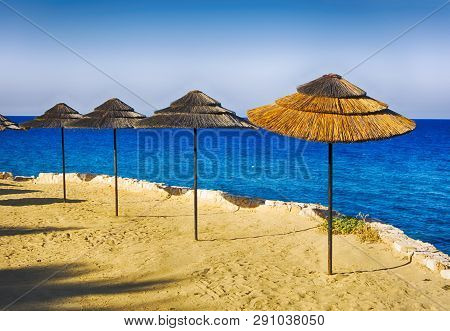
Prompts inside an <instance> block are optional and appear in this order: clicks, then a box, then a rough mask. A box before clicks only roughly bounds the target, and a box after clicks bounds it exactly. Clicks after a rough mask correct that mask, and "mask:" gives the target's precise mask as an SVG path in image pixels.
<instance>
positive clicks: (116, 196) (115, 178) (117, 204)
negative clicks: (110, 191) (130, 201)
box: [113, 129, 119, 216]
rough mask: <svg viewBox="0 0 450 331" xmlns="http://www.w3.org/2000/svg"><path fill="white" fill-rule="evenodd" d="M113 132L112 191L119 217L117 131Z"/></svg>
mask: <svg viewBox="0 0 450 331" xmlns="http://www.w3.org/2000/svg"><path fill="white" fill-rule="evenodd" d="M113 132H114V191H115V198H116V216H119V192H118V189H117V129H113Z"/></svg>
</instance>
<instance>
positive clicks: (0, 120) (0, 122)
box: [0, 115, 21, 131]
mask: <svg viewBox="0 0 450 331" xmlns="http://www.w3.org/2000/svg"><path fill="white" fill-rule="evenodd" d="M3 130H21V128H20V127H19V126H18V125H17V124H16V123H14V122H11V121H10V120H9V119H7V118H6V117H5V116H3V115H0V131H3Z"/></svg>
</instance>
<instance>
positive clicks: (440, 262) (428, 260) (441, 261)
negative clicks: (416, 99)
mask: <svg viewBox="0 0 450 331" xmlns="http://www.w3.org/2000/svg"><path fill="white" fill-rule="evenodd" d="M0 179H8V180H14V181H28V180H30V181H34V182H35V183H37V184H60V183H62V175H61V174H57V173H40V174H39V175H38V177H36V178H34V177H25V176H13V175H12V174H11V173H8V172H0ZM66 181H67V182H69V183H82V182H90V183H93V184H94V183H95V184H100V185H109V186H111V185H113V183H114V177H112V176H107V175H93V174H78V173H69V174H66ZM118 183H119V188H120V189H121V190H128V191H134V192H145V191H151V192H152V193H153V194H159V195H161V197H162V198H167V199H168V198H170V197H171V196H172V195H176V196H183V197H186V198H187V199H190V198H191V197H192V195H193V191H192V190H191V189H189V188H186V187H177V186H168V185H165V184H162V183H152V182H148V181H144V180H137V179H132V178H121V177H119V178H118ZM198 199H199V203H200V204H206V205H213V206H219V207H222V208H225V209H226V210H228V211H230V212H233V211H237V210H239V209H240V208H251V209H255V210H264V209H265V208H277V209H280V211H283V212H289V213H295V214H296V215H301V216H304V217H305V216H306V217H308V218H310V219H313V220H317V221H318V222H321V221H323V218H324V215H325V214H326V207H324V206H322V205H320V204H312V203H299V202H284V201H276V200H265V199H260V198H248V197H239V196H235V195H231V194H229V193H226V192H222V191H217V190H202V189H200V190H198ZM366 221H367V222H368V224H369V225H370V226H371V227H372V228H374V229H375V230H377V232H378V233H379V236H380V238H381V240H382V241H383V242H384V243H385V244H386V245H388V246H389V247H391V249H392V250H393V251H394V252H395V254H400V255H402V256H405V257H408V258H410V259H411V261H412V262H413V263H418V264H419V265H422V266H424V267H426V268H428V269H429V270H431V271H433V272H436V273H440V275H441V277H442V278H444V279H450V257H449V256H448V255H447V254H445V253H443V252H440V251H439V250H438V249H436V247H434V246H433V245H431V244H429V243H425V242H422V241H420V240H415V239H412V238H410V237H408V236H407V235H405V234H404V232H403V231H402V230H400V229H398V228H396V227H394V226H392V225H389V224H385V223H382V222H380V221H379V220H375V219H367V220H366Z"/></svg>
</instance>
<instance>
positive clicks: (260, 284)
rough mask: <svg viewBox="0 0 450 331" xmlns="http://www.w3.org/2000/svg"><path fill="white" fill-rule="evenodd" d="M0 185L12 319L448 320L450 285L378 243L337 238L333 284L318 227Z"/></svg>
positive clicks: (182, 203) (281, 217)
mask: <svg viewBox="0 0 450 331" xmlns="http://www.w3.org/2000/svg"><path fill="white" fill-rule="evenodd" d="M60 195H61V186H60V185H54V184H35V183H33V182H23V183H18V182H12V181H6V180H2V181H0V211H1V214H0V256H1V259H0V305H1V307H2V308H6V309H9V310H23V309H27V310H28V309H30V310H38V309H39V310H61V309H62V310H97V309H101V310H113V309H115V310H424V309H425V310H448V308H449V306H450V289H449V288H450V285H449V281H446V280H444V279H442V278H441V277H440V276H439V275H438V274H436V273H433V272H431V271H429V270H427V269H425V268H424V267H421V266H420V265H417V264H415V263H408V260H407V259H405V258H403V257H401V256H395V255H394V253H393V252H392V251H391V249H390V248H389V247H387V245H385V244H383V243H377V244H365V243H360V242H359V241H358V240H357V239H356V238H355V237H353V236H335V237H334V238H335V240H334V256H335V260H334V265H335V267H334V269H335V272H336V274H335V275H333V276H327V275H326V274H325V273H324V271H325V270H326V259H327V256H326V236H325V235H324V234H323V233H320V232H319V231H318V230H317V228H316V227H317V224H318V223H317V221H313V220H311V219H308V218H307V217H300V216H298V215H294V214H293V213H288V212H280V211H279V210H278V209H273V210H271V209H270V208H269V209H267V210H264V211H261V210H256V209H240V210H239V211H237V212H230V211H228V210H225V209H224V208H219V207H216V208H212V207H206V206H201V207H200V220H199V224H200V227H199V229H200V238H201V241H199V242H195V241H194V240H193V220H192V202H191V201H190V200H189V199H188V198H186V197H183V196H171V197H170V198H168V199H167V198H162V197H161V196H154V195H152V194H151V193H145V194H143V193H133V192H120V195H121V196H120V204H121V207H120V208H121V215H122V216H120V217H114V216H113V213H114V209H113V204H112V203H113V190H112V189H111V187H108V186H101V185H98V184H97V185H95V184H93V183H81V184H74V183H69V185H68V196H69V197H70V199H72V200H71V201H70V203H66V204H64V203H62V202H61V200H60V199H59V197H60Z"/></svg>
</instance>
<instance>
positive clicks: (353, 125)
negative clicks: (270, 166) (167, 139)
mask: <svg viewBox="0 0 450 331" xmlns="http://www.w3.org/2000/svg"><path fill="white" fill-rule="evenodd" d="M247 114H248V117H249V120H250V121H251V122H252V123H254V124H256V125H258V126H260V127H262V128H264V129H267V130H269V131H273V132H276V133H279V134H283V135H287V136H291V137H295V138H300V139H305V140H311V141H319V142H325V143H328V163H329V170H328V273H329V274H331V273H332V220H333V213H332V212H333V209H332V202H333V201H332V173H333V170H332V164H333V162H332V156H333V145H332V144H333V143H354V142H364V141H371V140H380V139H386V138H390V137H394V136H399V135H402V134H406V133H408V132H410V131H412V130H414V128H415V127H416V125H415V123H414V122H413V121H412V120H409V119H407V118H405V117H403V116H401V115H399V114H397V113H395V112H393V111H392V110H390V109H388V105H387V104H385V103H383V102H380V101H378V100H375V99H372V98H370V97H368V96H367V95H366V92H365V91H363V90H362V89H360V88H359V87H357V86H355V85H353V84H352V83H350V82H348V81H347V80H345V79H343V78H342V77H341V76H339V75H336V74H328V75H324V76H322V77H320V78H318V79H316V80H313V81H312V82H309V83H307V84H304V85H300V86H299V87H298V88H297V93H294V94H291V95H288V96H286V97H283V98H280V99H278V100H276V101H275V102H274V103H272V104H269V105H265V106H262V107H259V108H255V109H252V110H249V111H248V113H247Z"/></svg>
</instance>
